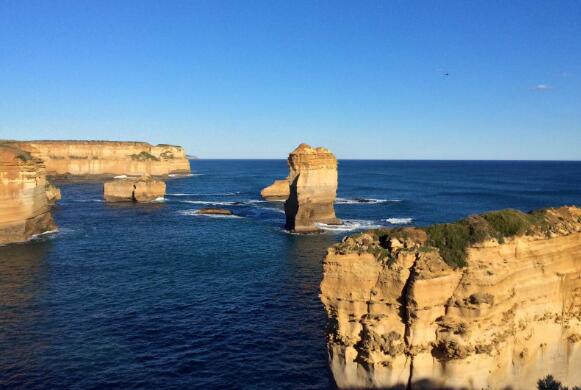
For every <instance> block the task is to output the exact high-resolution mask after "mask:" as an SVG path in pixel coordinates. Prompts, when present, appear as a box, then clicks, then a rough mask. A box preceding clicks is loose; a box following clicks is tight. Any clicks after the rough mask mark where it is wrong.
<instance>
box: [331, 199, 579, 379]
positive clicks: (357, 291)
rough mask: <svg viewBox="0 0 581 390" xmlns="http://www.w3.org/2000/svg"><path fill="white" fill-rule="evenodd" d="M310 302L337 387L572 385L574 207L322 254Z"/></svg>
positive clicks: (357, 243) (368, 239) (370, 238)
mask: <svg viewBox="0 0 581 390" xmlns="http://www.w3.org/2000/svg"><path fill="white" fill-rule="evenodd" d="M323 269H324V276H323V281H322V283H321V300H322V302H323V304H324V306H325V309H326V311H327V313H328V318H329V320H328V327H327V345H328V352H329V359H330V365H331V370H332V372H333V375H334V377H335V380H336V383H337V384H338V386H339V387H342V388H361V387H375V388H399V389H404V388H408V389H409V388H411V389H413V388H416V389H423V388H451V389H464V388H466V389H502V388H511V389H527V390H528V389H532V388H536V381H537V380H538V379H540V378H543V377H545V376H546V375H547V374H553V375H554V376H555V377H557V378H560V380H561V381H562V382H563V385H568V386H573V385H579V384H581V369H580V368H581V209H579V208H576V207H562V208H558V209H546V210H539V211H536V212H532V213H528V214H525V213H521V212H518V211H515V210H505V211H499V212H491V213H487V214H483V215H480V216H473V217H470V218H467V219H466V220H463V221H460V222H457V223H452V224H441V225H433V226H430V227H428V228H424V229H420V228H400V229H381V230H374V231H369V232H366V233H361V234H358V235H355V236H352V237H347V238H345V239H344V240H343V241H342V242H341V243H339V244H337V245H335V246H334V247H332V248H330V249H329V250H328V253H327V256H326V258H325V260H324V263H323Z"/></svg>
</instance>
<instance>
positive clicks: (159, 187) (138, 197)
mask: <svg viewBox="0 0 581 390" xmlns="http://www.w3.org/2000/svg"><path fill="white" fill-rule="evenodd" d="M164 195H165V183H164V182H163V181H161V180H156V179H152V178H151V177H150V176H142V177H136V178H124V179H114V180H110V181H107V182H105V183H104V184H103V197H104V198H105V201H107V202H153V201H155V200H157V199H160V198H163V197H164Z"/></svg>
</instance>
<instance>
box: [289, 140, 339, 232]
mask: <svg viewBox="0 0 581 390" xmlns="http://www.w3.org/2000/svg"><path fill="white" fill-rule="evenodd" d="M288 165H289V176H288V182H289V197H288V199H287V200H286V202H285V205H284V209H285V214H286V228H287V229H288V230H291V231H294V232H298V233H308V232H316V231H318V230H319V229H318V228H317V226H316V223H324V224H329V225H337V224H341V221H340V220H339V219H337V217H336V216H335V209H334V203H335V197H336V196H337V159H336V158H335V156H334V155H333V153H331V152H330V151H329V150H327V149H325V148H322V147H319V148H312V147H310V146H309V145H307V144H301V145H299V146H298V147H297V148H296V149H295V150H293V151H292V152H291V153H290V155H289V157H288Z"/></svg>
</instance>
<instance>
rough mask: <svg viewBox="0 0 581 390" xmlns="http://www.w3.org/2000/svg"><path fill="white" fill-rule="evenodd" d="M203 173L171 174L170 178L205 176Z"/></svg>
mask: <svg viewBox="0 0 581 390" xmlns="http://www.w3.org/2000/svg"><path fill="white" fill-rule="evenodd" d="M203 175H204V174H203V173H170V174H169V175H167V176H168V177H192V176H203Z"/></svg>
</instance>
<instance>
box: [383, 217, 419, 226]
mask: <svg viewBox="0 0 581 390" xmlns="http://www.w3.org/2000/svg"><path fill="white" fill-rule="evenodd" d="M413 220H414V219H413V218H386V219H385V220H384V221H385V222H387V223H390V224H392V225H409V224H410V223H412V222H413Z"/></svg>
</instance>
